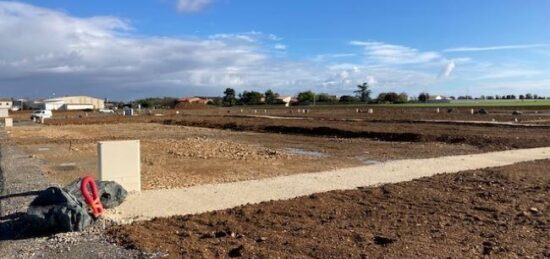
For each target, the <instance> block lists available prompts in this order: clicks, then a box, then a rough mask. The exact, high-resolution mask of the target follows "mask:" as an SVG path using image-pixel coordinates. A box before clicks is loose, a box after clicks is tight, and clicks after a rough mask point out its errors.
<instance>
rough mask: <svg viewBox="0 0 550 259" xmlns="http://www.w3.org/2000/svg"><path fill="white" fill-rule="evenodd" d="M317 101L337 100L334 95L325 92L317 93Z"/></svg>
mask: <svg viewBox="0 0 550 259" xmlns="http://www.w3.org/2000/svg"><path fill="white" fill-rule="evenodd" d="M317 102H320V103H335V102H338V99H337V98H336V96H333V95H329V94H327V93H320V94H318V95H317Z"/></svg>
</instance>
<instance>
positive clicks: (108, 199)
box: [25, 178, 127, 234]
mask: <svg viewBox="0 0 550 259" xmlns="http://www.w3.org/2000/svg"><path fill="white" fill-rule="evenodd" d="M81 182H82V178H80V179H77V180H75V181H74V182H72V183H71V184H69V185H67V186H66V187H65V188H58V187H50V188H48V189H46V190H44V191H41V192H40V193H39V194H38V196H37V197H36V198H35V199H34V200H33V201H32V202H31V204H30V206H29V208H28V210H27V215H26V217H25V219H26V222H27V223H28V226H29V227H30V229H29V230H30V231H32V232H34V233H44V234H46V233H61V232H73V231H82V230H84V229H85V228H86V227H88V226H89V225H90V224H92V223H94V222H95V219H94V217H92V215H91V214H90V212H89V209H88V205H87V204H86V203H85V201H84V197H83V196H82V193H81V191H80V185H81ZM96 184H97V186H98V189H99V195H100V200H101V203H102V204H103V206H104V207H105V208H114V207H116V206H118V205H120V204H121V203H122V202H123V201H124V199H125V198H126V195H127V192H126V190H124V188H122V186H120V185H119V184H117V183H115V182H105V181H96Z"/></svg>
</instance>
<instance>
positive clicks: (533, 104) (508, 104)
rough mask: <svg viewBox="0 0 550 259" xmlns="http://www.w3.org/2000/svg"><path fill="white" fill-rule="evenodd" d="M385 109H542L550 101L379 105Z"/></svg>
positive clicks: (459, 101) (548, 104)
mask: <svg viewBox="0 0 550 259" xmlns="http://www.w3.org/2000/svg"><path fill="white" fill-rule="evenodd" d="M377 106H384V107H417V108H422V107H540V106H549V107H550V100H456V101H451V102H450V103H405V104H379V105H377Z"/></svg>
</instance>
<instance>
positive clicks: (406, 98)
mask: <svg viewBox="0 0 550 259" xmlns="http://www.w3.org/2000/svg"><path fill="white" fill-rule="evenodd" d="M408 101H409V95H407V93H405V92H403V93H400V94H399V96H398V97H397V103H406V102H408Z"/></svg>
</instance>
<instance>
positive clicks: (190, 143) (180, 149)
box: [162, 137, 289, 160]
mask: <svg viewBox="0 0 550 259" xmlns="http://www.w3.org/2000/svg"><path fill="white" fill-rule="evenodd" d="M162 141H163V142H164V144H163V146H165V147H166V150H167V153H168V154H170V155H173V156H176V157H188V158H200V159H210V158H226V159H234V160H235V159H237V160H266V159H278V158H283V157H286V158H288V157H289V155H288V154H286V153H284V152H282V151H278V150H275V149H270V148H265V147H261V146H255V145H246V144H240V143H235V142H230V141H222V140H216V139H209V138H205V137H193V138H186V139H183V140H162Z"/></svg>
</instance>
